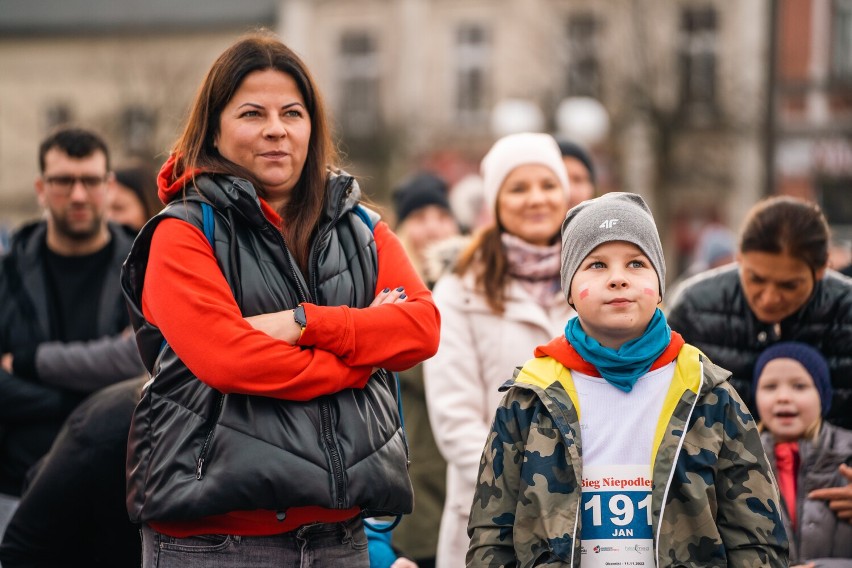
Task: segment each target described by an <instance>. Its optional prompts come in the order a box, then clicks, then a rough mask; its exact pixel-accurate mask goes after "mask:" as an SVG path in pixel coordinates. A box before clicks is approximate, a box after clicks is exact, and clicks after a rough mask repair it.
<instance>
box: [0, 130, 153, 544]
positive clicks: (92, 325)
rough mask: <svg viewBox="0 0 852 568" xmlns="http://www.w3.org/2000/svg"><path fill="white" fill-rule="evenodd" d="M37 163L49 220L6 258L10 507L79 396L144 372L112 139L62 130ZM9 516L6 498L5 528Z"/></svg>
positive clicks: (3, 403) (5, 440)
mask: <svg viewBox="0 0 852 568" xmlns="http://www.w3.org/2000/svg"><path fill="white" fill-rule="evenodd" d="M39 167H40V169H41V175H40V176H39V177H38V178H37V179H36V182H35V190H36V196H37V197H38V202H39V204H40V205H41V207H42V209H43V211H44V217H43V219H42V220H40V221H37V222H33V223H30V224H27V225H24V226H23V227H21V228H20V229H18V230H17V231H16V233H15V234H14V236H13V237H12V240H11V243H10V248H9V251H8V253H7V254H6V255H5V256H4V257H2V260H0V356H2V359H0V493H2V494H5V495H6V496H11V497H12V499H11V502H12V504H13V505H12V507H13V506H14V502H15V498H17V497H18V496H19V495H20V493H21V489H22V485H23V482H24V479H25V476H26V474H27V471H28V470H29V469H30V467H31V466H32V465H33V464H34V463H35V462H36V461H37V460H38V459H39V458H40V457H41V456H43V455H44V454H45V453H46V452H47V450H48V449H49V448H50V445H51V443H52V442H53V440H54V438H55V436H56V434H57V433H58V431H59V429H60V427H61V426H62V423H63V420H64V419H65V418H66V416H67V415H68V414H69V413H70V412H71V410H72V409H73V408H74V407H75V406H76V405H77V403H79V402H80V401H81V400H82V399H83V398H84V397H85V396H86V395H87V394H89V393H91V392H94V391H95V390H98V389H100V388H101V387H104V386H106V385H109V384H112V383H116V382H118V381H121V380H124V379H129V378H132V377H135V376H139V375H141V374H142V373H143V372H144V369H143V367H142V364H141V361H140V360H139V355H138V352H137V350H136V346H135V342H134V340H133V337H132V335H131V334H130V333H129V331H128V326H129V319H128V312H127V308H126V307H125V303H124V299H123V297H122V294H121V289H120V286H119V272H120V269H121V264H122V262H123V261H124V259H125V258H126V257H127V254H128V252H129V250H130V245H131V244H132V241H133V235H132V233H131V232H129V230H127V229H124V228H123V227H121V226H119V225H113V224H111V223H108V222H107V220H106V216H105V215H106V210H107V185H108V184H109V183H110V182H111V181H112V173H111V172H110V168H109V151H108V150H107V147H106V144H105V143H104V141H103V140H102V139H101V138H100V137H99V136H97V135H96V134H94V133H92V132H89V131H86V130H82V129H76V128H68V129H63V130H60V131H57V132H55V133H54V134H52V135H51V136H49V137H48V138H47V139H46V140H44V142H42V144H41V147H40V150H39ZM7 501H8V500H7ZM12 507H7V508H6V509H7V511H8V510H9V509H10V508H12ZM2 515H3V507H2V502H0V534H2V530H3V529H4V528H5V525H6V521H7V520H8V519H3V518H2Z"/></svg>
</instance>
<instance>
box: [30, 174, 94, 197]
mask: <svg viewBox="0 0 852 568" xmlns="http://www.w3.org/2000/svg"><path fill="white" fill-rule="evenodd" d="M44 181H45V183H47V185H49V186H50V188H51V189H53V190H54V191H55V192H56V193H60V194H63V195H65V196H66V197H67V196H69V195H71V192H72V191H73V190H74V186H75V185H76V184H77V182H80V183H81V184H83V187H84V188H85V190H86V191H88V192H89V193H92V192H94V191H96V190H98V189H100V188H102V187H103V186H104V184H105V183H106V181H107V176H103V177H101V176H48V177H46V178H44Z"/></svg>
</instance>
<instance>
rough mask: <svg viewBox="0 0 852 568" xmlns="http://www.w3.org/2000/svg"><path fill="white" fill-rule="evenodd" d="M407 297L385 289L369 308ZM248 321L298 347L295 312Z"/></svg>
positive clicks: (398, 290)
mask: <svg viewBox="0 0 852 568" xmlns="http://www.w3.org/2000/svg"><path fill="white" fill-rule="evenodd" d="M407 297H408V296H406V295H405V289H404V288H403V287H402V286H400V287H399V288H394V289H393V290H391V289H390V288H385V289H384V290H382V291H381V292H379V293H378V294H377V295H376V297H375V298H373V301H372V302H371V303H370V306H369V307H371V308H373V307H375V306H381V305H383V304H401V303H403V302H405V299H406V298H407ZM246 321H247V322H249V323H250V324H251V326H252V327H253V328H255V329H257V330H259V331H262V332H263V333H265V334H266V335H268V336H270V337H274V338H275V339H280V340H281V341H285V342H287V343H289V344H290V345H296V343H297V342H298V341H299V337H301V336H302V326H301V325H299V324H298V323H296V320H295V319H293V310H284V311H283V312H273V313H271V314H260V315H256V316H249V317H247V318H246Z"/></svg>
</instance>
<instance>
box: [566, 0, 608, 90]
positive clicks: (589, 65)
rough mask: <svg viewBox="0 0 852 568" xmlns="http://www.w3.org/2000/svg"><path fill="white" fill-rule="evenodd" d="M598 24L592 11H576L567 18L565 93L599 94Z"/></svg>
mask: <svg viewBox="0 0 852 568" xmlns="http://www.w3.org/2000/svg"><path fill="white" fill-rule="evenodd" d="M599 29H600V25H599V22H598V20H597V18H595V16H594V15H593V14H576V15H573V16H571V17H570V18H569V19H568V26H567V30H566V31H567V38H566V39H567V41H566V50H567V59H568V72H567V77H566V79H567V82H566V90H565V92H566V95H567V96H585V97H593V98H596V99H599V98H600V97H601V79H600V64H599V62H598V36H599Z"/></svg>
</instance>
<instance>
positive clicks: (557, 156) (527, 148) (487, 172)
mask: <svg viewBox="0 0 852 568" xmlns="http://www.w3.org/2000/svg"><path fill="white" fill-rule="evenodd" d="M526 164H541V165H543V166H547V167H548V168H550V169H551V170H553V173H554V174H556V178H557V179H558V180H559V183H560V184H561V185H562V187H563V188H565V195H566V196H568V195H569V191H570V190H569V188H568V173H567V172H566V171H565V162H563V161H562V153H561V152H560V151H559V146H558V145H557V144H556V140H554V139H553V136H550V135H549V134H539V133H534V132H523V133H520V134H509V135H508V136H504V137H503V138H501V139H499V140H498V141H497V142H495V143H494V146H492V147H491V149H490V150H489V151H488V153H487V154H486V155H485V157H484V158H482V164H481V166H480V171H481V173H482V185H483V188H482V189H483V195H484V205H485V207H487V208H488V211H491V212H493V211H494V207H495V206H496V204H497V192H498V191H500V186H501V185H503V180H505V179H506V177H507V176H508V175H509V174H510V173H511V172H512V170H514V169H515V168H517V167H518V166H523V165H526Z"/></svg>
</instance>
